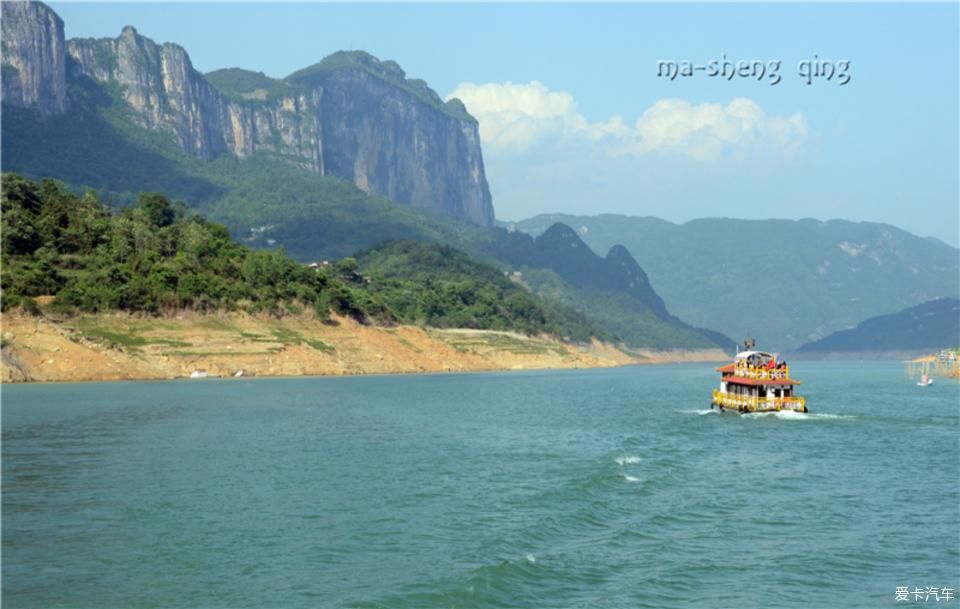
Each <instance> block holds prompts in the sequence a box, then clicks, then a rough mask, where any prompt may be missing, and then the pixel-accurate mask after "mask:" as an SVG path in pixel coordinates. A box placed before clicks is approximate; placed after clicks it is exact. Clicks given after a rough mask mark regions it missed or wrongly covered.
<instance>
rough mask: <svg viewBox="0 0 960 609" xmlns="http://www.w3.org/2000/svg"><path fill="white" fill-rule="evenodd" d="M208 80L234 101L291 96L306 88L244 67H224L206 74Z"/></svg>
mask: <svg viewBox="0 0 960 609" xmlns="http://www.w3.org/2000/svg"><path fill="white" fill-rule="evenodd" d="M204 77H205V78H206V79H207V81H208V82H209V83H210V84H211V85H213V86H214V87H215V88H216V89H217V90H218V91H220V92H221V93H223V94H224V95H226V96H227V97H228V98H230V99H231V100H233V101H238V102H244V101H251V100H254V101H266V100H269V99H277V98H282V97H290V96H293V95H297V94H299V93H303V92H305V91H306V90H305V89H303V88H301V87H297V86H296V85H292V84H290V83H288V82H285V81H282V80H277V79H275V78H270V77H269V76H267V75H266V74H264V73H263V72H254V71H252V70H244V69H243V68H224V69H222V70H214V71H213V72H207V73H206V74H204Z"/></svg>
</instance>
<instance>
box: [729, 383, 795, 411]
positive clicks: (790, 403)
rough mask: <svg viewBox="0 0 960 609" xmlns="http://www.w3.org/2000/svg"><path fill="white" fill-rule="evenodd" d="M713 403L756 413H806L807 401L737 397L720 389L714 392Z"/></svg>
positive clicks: (784, 397)
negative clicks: (770, 411) (762, 411)
mask: <svg viewBox="0 0 960 609" xmlns="http://www.w3.org/2000/svg"><path fill="white" fill-rule="evenodd" d="M713 403H714V404H716V405H717V406H723V407H724V408H733V409H735V410H746V411H748V412H756V411H758V410H799V411H801V412H806V409H807V401H806V399H804V397H803V396H802V395H791V396H782V397H763V398H761V397H758V396H750V395H736V394H733V393H726V392H723V391H720V390H719V389H714V390H713Z"/></svg>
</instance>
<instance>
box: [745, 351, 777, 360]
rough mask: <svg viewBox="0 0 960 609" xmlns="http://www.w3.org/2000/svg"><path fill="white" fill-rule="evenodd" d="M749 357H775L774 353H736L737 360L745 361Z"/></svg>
mask: <svg viewBox="0 0 960 609" xmlns="http://www.w3.org/2000/svg"><path fill="white" fill-rule="evenodd" d="M751 355H759V356H760V357H777V354H776V353H767V352H766V351H741V352H740V353H737V359H747V358H749V357H750V356H751Z"/></svg>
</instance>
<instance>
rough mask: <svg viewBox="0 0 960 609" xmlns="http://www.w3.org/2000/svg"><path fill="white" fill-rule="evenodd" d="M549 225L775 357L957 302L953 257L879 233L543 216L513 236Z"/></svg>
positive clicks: (849, 227)
mask: <svg viewBox="0 0 960 609" xmlns="http://www.w3.org/2000/svg"><path fill="white" fill-rule="evenodd" d="M556 222H564V223H566V224H568V225H570V226H572V227H574V228H575V229H576V231H577V234H578V235H579V236H580V237H581V238H582V239H583V240H584V241H585V242H586V243H587V244H589V245H590V247H592V248H593V249H595V250H596V251H598V252H603V251H606V250H607V249H608V248H610V247H611V246H613V245H614V244H618V243H619V244H623V245H624V246H626V248H627V249H628V250H629V251H630V253H631V254H633V256H634V257H636V258H637V259H638V260H640V261H642V262H643V266H644V269H646V271H647V273H648V274H649V276H650V282H651V284H652V285H653V287H655V288H656V290H657V292H658V293H659V294H660V295H661V296H662V297H663V299H664V301H665V302H666V304H667V306H668V307H669V308H670V310H671V311H672V312H673V313H674V314H676V315H677V316H679V317H680V318H682V319H684V320H687V321H688V322H690V323H693V324H694V325H701V326H706V327H709V328H716V329H718V330H720V331H722V332H724V333H726V334H729V335H731V336H738V337H739V336H743V335H744V334H745V333H746V332H748V331H749V332H750V333H752V334H753V335H754V336H755V337H756V338H757V339H758V341H759V343H760V344H761V345H766V346H767V347H768V348H770V349H775V350H786V349H790V348H795V347H797V346H799V345H801V344H804V343H806V342H809V341H811V340H817V339H819V338H822V337H824V336H826V335H827V334H829V333H831V332H834V331H838V330H843V329H846V328H849V327H851V326H853V325H855V324H856V323H858V322H860V321H861V320H863V319H866V318H868V317H871V316H874V315H879V314H882V313H887V312H889V310H890V309H891V308H904V307H909V306H913V305H916V304H919V303H921V302H925V301H928V300H931V299H933V298H937V297H957V295H958V293H960V281H958V279H960V252H958V250H957V249H956V248H953V247H950V246H948V245H946V244H944V243H942V242H940V241H938V240H933V239H924V238H921V237H917V236H915V235H912V234H910V233H908V232H906V231H903V230H900V229H898V228H896V227H893V226H890V225H887V224H878V223H870V222H848V221H844V220H831V221H829V222H820V221H816V220H798V221H793V220H733V219H726V218H709V219H702V220H693V221H691V222H687V223H684V224H674V223H671V222H666V221H664V220H660V219H657V218H641V217H630V216H618V215H600V216H570V215H562V214H549V215H542V216H537V217H534V218H530V219H529V220H524V221H521V222H517V223H514V224H512V228H516V229H518V230H520V231H525V232H528V233H530V234H532V235H538V234H540V233H542V232H543V231H545V230H547V229H548V228H549V227H550V226H552V225H553V224H554V223H556Z"/></svg>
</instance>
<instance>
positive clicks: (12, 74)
mask: <svg viewBox="0 0 960 609" xmlns="http://www.w3.org/2000/svg"><path fill="white" fill-rule="evenodd" d="M2 11H3V19H2V20H3V35H2V39H3V102H4V103H7V104H10V105H13V106H18V107H32V108H36V109H37V110H38V111H39V112H40V113H41V114H43V115H53V114H62V113H63V112H64V111H65V110H66V109H67V81H66V61H65V56H64V40H63V21H62V20H61V19H60V17H59V16H57V14H56V13H54V12H53V11H52V10H50V9H49V8H48V7H47V6H46V5H43V4H40V3H38V2H19V1H16V2H3V3H2Z"/></svg>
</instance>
